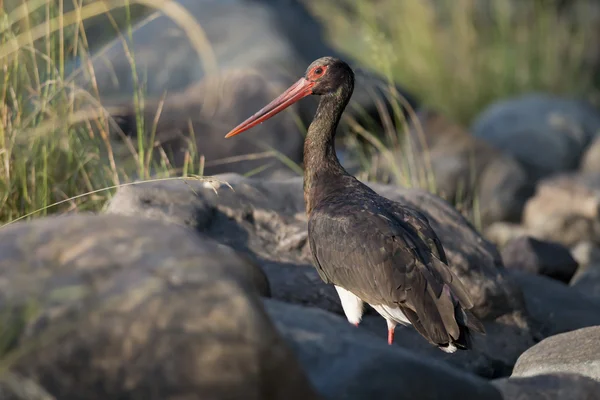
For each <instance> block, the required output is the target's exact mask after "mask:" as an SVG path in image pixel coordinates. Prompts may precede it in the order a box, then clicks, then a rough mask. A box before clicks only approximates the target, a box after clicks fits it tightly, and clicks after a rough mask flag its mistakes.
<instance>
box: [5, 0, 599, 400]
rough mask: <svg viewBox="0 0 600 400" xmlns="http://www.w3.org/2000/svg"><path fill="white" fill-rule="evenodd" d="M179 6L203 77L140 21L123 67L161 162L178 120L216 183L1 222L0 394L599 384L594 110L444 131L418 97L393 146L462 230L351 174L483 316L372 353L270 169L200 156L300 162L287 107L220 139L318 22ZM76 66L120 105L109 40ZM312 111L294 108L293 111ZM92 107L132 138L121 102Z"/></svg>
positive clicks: (361, 92) (207, 5)
mask: <svg viewBox="0 0 600 400" xmlns="http://www.w3.org/2000/svg"><path fill="white" fill-rule="evenodd" d="M178 3H181V4H182V5H184V6H185V7H187V8H188V9H189V10H190V11H191V12H192V14H194V15H195V16H196V17H197V18H198V19H199V20H200V22H201V24H202V26H203V28H204V29H205V30H206V32H207V36H208V38H209V41H211V43H213V44H214V45H215V55H216V58H217V60H216V61H217V64H218V67H219V71H220V73H219V74H217V75H209V74H207V72H206V71H205V70H204V69H203V68H204V67H203V64H202V62H201V60H200V59H199V58H198V57H195V56H193V54H194V53H193V51H192V48H191V47H190V46H191V45H190V44H189V42H187V41H186V40H185V37H184V36H183V35H178V34H172V33H173V31H174V30H175V31H176V30H177V27H176V26H173V24H172V23H170V22H169V21H168V20H167V19H166V17H158V18H155V17H150V19H149V20H146V21H144V22H143V23H141V24H140V25H139V26H138V27H137V28H136V29H135V31H134V38H135V40H136V44H137V45H136V51H137V52H138V53H137V57H138V58H137V61H138V62H139V64H138V65H139V66H140V68H145V69H146V70H147V71H149V72H148V76H149V77H153V79H149V80H148V81H149V83H150V84H149V86H148V93H149V95H150V96H151V98H150V99H149V100H148V102H147V109H146V110H145V114H146V116H147V118H149V119H152V118H154V113H155V111H156V108H157V107H158V101H154V102H153V101H152V96H154V98H155V100H156V98H158V97H159V96H160V95H162V93H163V91H164V90H168V91H170V94H169V96H168V97H167V101H166V103H165V107H164V111H163V117H162V118H161V120H160V121H159V125H158V130H157V139H158V140H159V141H160V142H162V143H163V144H165V145H166V146H171V150H173V152H174V154H175V161H176V163H177V160H178V159H177V157H178V155H177V154H179V155H181V154H182V153H181V152H180V153H178V151H179V150H181V147H182V143H186V142H187V141H189V140H190V138H189V137H188V136H186V133H185V132H186V129H188V126H189V125H188V121H190V122H191V123H192V124H193V126H194V130H195V131H196V132H202V134H201V136H198V137H197V140H198V144H199V145H202V146H203V147H202V150H203V152H204V153H205V154H207V155H208V156H207V165H208V166H209V167H210V166H211V165H212V167H210V168H209V169H208V170H207V173H211V174H212V173H219V174H220V175H217V176H216V178H218V180H219V181H221V182H227V183H228V184H224V183H219V182H218V181H216V180H215V181H200V180H194V179H189V180H186V181H183V180H175V181H162V182H153V183H144V184H141V185H135V186H128V187H123V188H121V189H119V190H118V191H117V193H116V195H115V196H114V197H113V198H112V200H111V201H110V202H109V203H108V204H107V205H106V207H105V210H104V211H103V212H101V213H98V214H74V215H68V216H60V217H51V218H44V219H39V220H36V221H33V222H27V223H25V222H21V223H15V224H12V225H8V226H6V227H3V228H2V229H0V322H1V326H2V330H1V331H0V333H1V335H0V353H1V354H3V355H4V357H3V358H2V361H1V363H0V368H1V369H2V371H3V372H4V373H3V374H0V399H11V400H42V399H43V400H51V399H61V400H62V399H67V400H69V399H74V400H75V399H144V400H146V399H150V400H151V399H173V400H175V399H177V400H183V399H203V400H229V399H232V400H233V399H248V400H253V399H256V400H259V399H260V400H263V399H291V400H294V399H307V400H309V399H331V400H334V399H335V400H338V399H348V400H362V399H371V398H373V399H399V398H401V399H499V400H500V399H505V400H511V399H518V400H529V399H532V400H538V399H539V400H542V399H544V400H554V399H557V400H558V399H572V400H587V399H590V400H591V399H597V398H600V222H599V221H600V111H599V110H597V109H595V108H594V107H592V106H591V105H590V104H588V103H586V102H583V101H581V100H578V99H571V98H558V97H554V96H550V95H546V94H543V93H537V94H528V95H524V96H522V97H518V98H512V99H504V100H502V101H500V102H498V103H496V104H493V105H491V106H490V107H489V108H488V109H487V110H484V111H483V112H482V113H481V115H480V116H479V118H477V119H476V120H475V121H474V123H473V124H472V125H471V126H470V127H464V126H460V125H458V124H456V123H455V122H454V121H451V120H448V119H447V118H446V117H445V116H443V115H441V114H440V113H438V112H436V111H435V110H426V109H418V114H417V119H415V120H414V121H412V125H411V127H410V129H409V132H408V135H407V138H406V140H405V141H404V142H403V143H401V144H400V145H399V147H398V148H397V149H392V150H393V154H394V156H395V157H397V158H400V157H402V152H401V149H403V148H410V149H411V150H412V151H414V153H415V158H416V160H417V162H418V163H422V165H421V166H422V167H425V166H427V167H428V168H430V169H431V171H432V173H433V174H434V176H435V178H436V182H437V184H438V189H439V192H440V194H441V195H442V196H444V197H445V198H447V199H454V198H456V197H460V196H463V197H464V198H465V199H467V200H468V202H471V203H472V204H468V206H473V207H474V206H475V204H476V205H477V207H478V212H477V214H478V216H479V223H480V226H478V227H477V228H478V229H475V227H474V225H472V224H470V223H469V222H467V220H466V219H465V218H464V217H463V216H462V215H461V214H460V213H459V212H458V211H456V209H455V208H453V207H452V206H451V205H450V203H449V202H446V201H444V200H442V199H441V198H440V197H437V196H434V195H433V194H431V193H429V192H426V191H423V190H418V189H407V188H404V187H401V186H400V185H399V184H398V181H397V178H398V177H397V176H396V177H393V174H390V173H389V172H390V169H391V168H392V167H391V165H390V163H389V160H388V159H387V158H384V157H383V156H381V157H380V156H377V157H375V159H374V160H373V163H372V165H373V168H374V169H375V171H376V172H377V174H375V176H376V177H378V178H381V180H385V181H386V183H385V184H384V183H369V185H371V186H372V187H373V188H374V189H375V190H376V191H378V192H379V193H380V194H382V195H384V196H387V197H389V198H392V199H395V200H398V201H402V202H405V203H407V204H410V205H412V206H414V207H416V208H418V209H420V210H422V211H423V213H424V214H426V216H427V217H428V218H429V219H430V221H431V223H432V226H433V228H434V229H435V230H436V232H437V233H438V235H439V236H440V238H441V240H442V242H443V244H444V246H445V248H446V251H447V253H448V257H449V261H450V265H451V268H452V269H453V271H454V272H455V273H456V275H458V277H459V278H460V279H461V280H462V281H463V282H464V284H465V286H466V287H467V288H468V290H469V291H470V294H471V296H472V298H473V300H474V303H475V308H474V312H475V314H476V315H477V316H478V317H479V318H481V320H482V321H483V323H484V325H485V327H486V331H487V334H486V335H485V336H481V335H476V336H475V337H474V348H473V349H472V350H471V351H461V352H457V353H455V354H446V353H443V352H441V351H439V350H438V349H436V348H433V347H431V346H430V345H429V344H428V343H427V342H426V341H425V340H424V339H423V338H422V337H421V336H419V335H418V334H417V333H416V332H415V331H414V330H413V329H411V328H404V327H400V326H399V327H398V328H397V329H396V343H395V345H394V346H388V345H387V343H386V340H385V339H386V333H387V332H386V325H385V321H384V320H383V319H382V318H381V317H379V316H378V315H377V314H376V313H375V312H374V311H373V310H369V311H368V312H367V314H366V316H365V318H364V320H363V322H362V323H361V325H360V327H359V328H355V327H353V326H351V325H350V324H349V323H348V322H347V321H346V319H345V317H344V316H343V312H342V309H341V306H340V302H339V299H338V296H337V294H336V292H335V290H334V289H333V288H332V287H331V286H328V285H325V284H324V283H323V282H322V281H321V280H320V278H319V276H318V274H317V273H316V271H315V270H314V268H313V267H312V265H311V256H310V250H309V248H308V244H307V226H306V225H307V219H306V215H305V213H304V203H303V198H302V180H301V178H300V177H297V176H296V177H293V176H290V175H293V174H291V173H290V171H289V169H287V168H286V167H285V165H284V164H283V163H279V164H277V163H275V164H272V165H271V167H270V168H269V169H268V170H265V171H264V173H263V174H261V175H260V176H257V177H255V178H253V179H249V178H244V177H242V176H241V175H238V174H236V173H244V172H247V171H248V170H250V169H253V168H256V167H257V166H259V165H262V161H247V162H245V163H234V164H219V163H218V160H219V159H221V158H224V157H228V156H235V155H244V154H248V153H254V152H258V151H264V145H267V146H271V147H273V148H275V149H277V150H278V151H280V152H281V153H282V154H284V155H286V156H287V157H289V158H290V159H292V160H293V161H300V160H301V154H302V136H301V130H300V129H298V126H297V124H296V122H297V121H296V120H295V119H294V117H293V116H292V114H291V113H283V114H282V115H281V117H280V118H278V119H277V120H274V121H271V123H266V124H264V125H261V126H260V127H257V128H256V129H255V130H254V131H253V132H248V134H245V135H243V137H242V136H241V137H240V140H236V141H224V140H223V139H222V136H223V134H224V133H225V132H226V131H227V130H228V129H229V128H231V127H232V126H234V125H236V124H237V123H238V122H240V121H241V120H242V119H244V118H245V117H246V116H248V115H250V114H252V113H253V112H254V111H256V109H257V106H259V105H260V106H262V105H263V104H265V103H266V102H267V101H269V100H271V99H272V97H273V95H274V94H275V92H276V91H278V89H281V88H282V87H283V86H284V85H288V84H289V83H290V82H293V80H295V79H296V78H297V76H298V75H300V74H301V73H302V72H303V70H304V68H305V67H306V66H307V65H308V64H309V63H310V62H311V61H312V60H313V59H315V58H317V57H320V56H322V55H325V54H336V52H335V50H333V49H331V48H330V47H329V46H328V45H327V44H326V42H325V40H324V39H323V38H322V33H321V28H320V25H319V24H318V23H317V21H316V20H315V19H314V18H312V17H311V16H310V14H309V13H308V12H306V10H305V9H304V8H303V7H302V6H301V2H296V1H282V0H264V1H254V0H252V1H250V0H231V1H227V2H225V1H215V0H203V1H196V0H194V1H191V0H189V1H188V0H181V1H178ZM200 5H201V7H200ZM200 9H202V11H203V12H202V13H200V11H199V10H200ZM274 16H277V18H278V19H276V18H274ZM275 20H279V21H280V22H279V23H275V22H274V21H275ZM281 21H283V22H281ZM224 26H235V27H236V29H234V30H229V31H227V35H225V34H224V33H223V27H224ZM167 33H168V34H167ZM257 37H258V38H262V39H264V40H256V38H257ZM306 38H310V40H309V39H306ZM251 39H252V44H253V45H252V46H250V42H249V41H250V40H251ZM307 43H310V46H308V45H307ZM107 59H108V60H110V62H111V63H112V66H111V67H110V68H109V67H107V66H105V62H106V60H107ZM93 62H94V63H95V72H96V79H97V82H99V83H98V86H99V88H100V89H101V96H102V98H103V99H107V101H109V102H110V101H113V102H114V103H115V104H127V99H123V98H122V97H123V94H130V93H131V92H132V90H133V89H132V82H131V80H129V79H128V77H127V75H126V74H127V73H130V66H129V64H128V61H127V58H126V56H125V55H124V54H123V49H122V43H121V41H120V40H116V41H114V42H111V43H108V45H107V47H106V52H105V53H104V56H103V57H97V58H95V59H94V60H93ZM69 68H71V69H72V68H73V66H69ZM284 69H287V71H288V72H289V74H287V75H286V74H282V73H281V71H282V70H284ZM113 70H114V71H113ZM113 72H114V74H115V76H117V77H118V79H119V81H120V82H119V84H117V85H111V84H110V82H112V77H113V75H112V74H113ZM290 75H293V77H290ZM358 76H359V79H358V80H357V92H356V94H355V97H354V100H353V103H352V104H351V107H350V109H349V113H352V112H353V110H354V111H356V109H359V108H365V109H366V110H367V111H369V112H371V113H372V114H377V111H376V110H377V108H378V107H381V106H382V103H378V101H377V98H375V99H374V96H373V95H374V92H372V91H371V89H373V87H375V86H376V85H377V83H378V82H379V83H380V80H379V78H378V77H376V76H373V75H370V74H366V73H365V74H361V73H359V74H358ZM80 79H81V80H80V81H79V82H78V83H79V84H82V85H84V84H85V79H86V76H85V74H82V76H81V78H80ZM215 88H216V89H215ZM215 93H217V94H218V96H214V94H215ZM407 96H408V95H407ZM215 99H217V100H218V101H217V102H215V101H214V100H215ZM411 104H412V105H414V106H416V102H414V101H412V100H411ZM313 110H314V102H313V103H311V102H310V101H309V102H307V103H302V104H301V105H300V108H299V109H297V111H298V112H299V116H300V117H301V120H302V122H304V123H306V122H308V121H309V120H310V117H311V116H312V111H313ZM355 115H358V113H356V114H355ZM113 116H114V117H115V118H116V120H117V122H118V123H119V124H120V125H119V126H120V128H122V129H123V130H124V131H125V132H124V133H126V134H128V135H133V134H134V132H135V131H136V127H135V126H134V125H133V124H134V121H135V118H134V117H135V115H134V114H133V111H132V109H131V108H127V107H125V108H122V107H121V108H120V111H119V112H118V113H115V114H114V115H113ZM284 131H285V132H286V135H282V132H284ZM258 137H260V138H261V140H263V142H261V143H262V144H259V142H258V140H257V138H258ZM423 139H425V140H423ZM261 146H262V147H261ZM344 160H346V158H344ZM179 161H181V160H179ZM211 162H213V164H211ZM346 165H348V164H346ZM211 168H212V169H211ZM229 185H230V186H229ZM465 195H466V196H465ZM475 200H476V201H475Z"/></svg>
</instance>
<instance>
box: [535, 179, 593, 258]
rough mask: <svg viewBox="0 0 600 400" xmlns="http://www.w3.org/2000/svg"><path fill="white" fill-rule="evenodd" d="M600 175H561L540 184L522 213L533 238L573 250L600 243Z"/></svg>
mask: <svg viewBox="0 0 600 400" xmlns="http://www.w3.org/2000/svg"><path fill="white" fill-rule="evenodd" d="M599 217H600V174H593V175H583V174H562V175H557V176H553V177H550V178H547V179H544V180H542V181H541V182H539V184H538V186H537V189H536V193H535V196H533V197H532V198H530V199H529V200H528V201H527V204H526V205H525V210H524V212H523V225H524V226H525V229H526V230H527V231H528V232H531V235H532V236H534V237H537V238H540V239H546V240H550V241H555V242H559V243H562V244H563V245H566V246H569V247H570V246H573V245H575V244H577V243H579V242H581V241H584V240H593V241H600V223H599V222H598V220H599Z"/></svg>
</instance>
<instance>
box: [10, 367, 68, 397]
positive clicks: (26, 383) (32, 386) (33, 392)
mask: <svg viewBox="0 0 600 400" xmlns="http://www.w3.org/2000/svg"><path fill="white" fill-rule="evenodd" d="M0 399H2V400H56V398H55V397H54V396H52V395H50V394H49V393H48V392H47V391H46V390H45V389H44V388H42V387H41V386H40V385H38V384H37V383H35V382H34V381H33V380H31V379H27V378H24V377H22V376H19V375H18V374H14V373H12V372H3V373H2V375H0Z"/></svg>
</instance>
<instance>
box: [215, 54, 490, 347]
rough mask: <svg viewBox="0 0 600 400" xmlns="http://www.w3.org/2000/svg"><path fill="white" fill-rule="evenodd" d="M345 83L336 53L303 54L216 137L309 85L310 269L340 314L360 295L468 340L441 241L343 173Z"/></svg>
mask: <svg viewBox="0 0 600 400" xmlns="http://www.w3.org/2000/svg"><path fill="white" fill-rule="evenodd" d="M353 89H354V73H353V72H352V70H351V68H350V67H349V66H348V65H347V64H346V63H344V62H343V61H341V60H338V59H335V58H331V57H324V58H321V59H318V60H316V61H315V62H313V63H312V64H311V65H310V66H309V67H308V69H307V72H306V75H305V77H304V78H301V79H300V80H299V81H298V82H296V84H294V85H293V86H292V87H291V88H290V89H288V91H286V92H285V93H284V94H282V95H281V96H280V97H278V98H277V99H275V100H274V101H273V102H271V103H270V104H269V105H267V106H266V107H265V108H263V109H262V110H260V111H259V112H258V113H257V114H255V115H254V116H252V117H250V118H249V119H248V120H247V121H245V122H244V123H242V124H240V126H238V127H237V128H236V129H234V130H233V131H231V132H230V133H229V134H228V135H227V136H226V137H230V136H233V135H236V134H238V133H241V132H242V131H244V130H246V129H249V128H251V127H252V126H254V125H256V124H258V123H260V122H262V121H264V120H266V119H268V118H270V117H272V116H273V115H275V114H276V113H278V112H280V111H282V110H283V109H285V108H286V107H288V106H289V105H291V104H292V103H294V102H295V101H298V100H299V99H300V98H302V97H305V96H307V95H309V94H315V95H320V96H321V101H320V103H319V107H318V109H317V112H316V114H315V118H314V120H313V122H312V123H311V125H310V127H309V129H308V134H307V137H306V140H305V145H304V164H305V165H304V168H305V169H304V199H305V202H306V211H307V213H308V215H309V222H308V237H309V242H310V248H311V251H312V254H313V258H314V264H315V267H316V269H317V271H318V273H319V276H320V277H321V279H322V280H323V281H325V282H326V283H331V284H333V285H335V287H336V290H337V291H338V294H339V295H340V299H341V301H342V306H343V308H344V312H345V314H346V317H347V318H348V320H349V321H350V322H351V323H354V324H356V325H358V324H359V323H360V320H361V318H362V314H363V302H366V303H368V304H370V305H371V306H372V307H373V308H375V309H376V310H377V311H378V312H379V313H380V314H381V315H382V316H383V317H384V318H385V319H386V320H387V322H388V332H389V335H388V341H389V342H390V344H391V343H392V341H393V332H394V328H395V326H396V324H398V323H402V324H412V325H413V326H414V327H415V329H416V330H417V331H418V332H419V333H420V334H421V335H422V336H423V337H425V338H426V339H427V340H428V341H429V342H430V343H432V344H434V345H436V346H438V347H440V348H441V349H442V350H444V351H447V352H453V351H455V350H456V349H457V348H459V349H466V348H469V347H470V331H471V330H475V331H477V332H481V333H484V329H483V326H482V325H481V323H480V322H479V320H478V319H477V318H476V317H475V316H474V315H473V314H472V313H471V312H469V311H468V310H469V309H470V308H472V307H473V304H472V302H471V300H470V298H469V295H468V293H467V291H466V290H465V288H464V287H463V285H462V283H461V282H460V281H459V280H458V278H457V277H456V276H455V275H454V274H453V273H452V271H451V270H450V268H449V267H448V265H447V264H448V260H447V258H446V254H445V252H444V248H443V246H442V244H441V242H440V240H439V239H438V237H437V235H436V234H435V232H434V231H433V229H432V228H431V226H430V225H429V222H428V220H427V218H426V217H425V216H424V215H423V214H422V213H420V212H419V211H417V210H415V209H413V208H410V207H407V206H406V205H403V204H400V203H398V202H394V201H391V200H389V199H387V198H384V197H382V196H379V195H378V194H377V193H375V192H374V191H373V190H371V189H370V188H369V187H367V186H366V185H364V184H363V183H361V182H360V181H358V180H357V179H356V178H354V177H353V176H351V175H349V174H348V173H347V172H346V171H345V170H344V168H343V167H342V166H341V165H340V163H339V161H338V159H337V156H336V154H335V146H334V137H335V130H336V128H337V125H338V123H339V120H340V117H341V115H342V113H343V111H344V108H345V107H346V105H347V104H348V101H349V100H350V97H351V95H352V91H353Z"/></svg>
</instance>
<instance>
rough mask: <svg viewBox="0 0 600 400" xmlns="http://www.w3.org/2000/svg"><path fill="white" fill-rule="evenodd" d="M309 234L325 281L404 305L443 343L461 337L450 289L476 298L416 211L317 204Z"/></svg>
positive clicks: (366, 296) (366, 298)
mask: <svg viewBox="0 0 600 400" xmlns="http://www.w3.org/2000/svg"><path fill="white" fill-rule="evenodd" d="M309 240H310V247H311V250H312V253H313V257H314V259H315V266H316V268H317V270H318V272H319V275H320V276H321V278H322V279H323V280H324V281H325V282H328V283H333V284H335V285H338V286H342V287H344V288H345V289H347V290H349V291H351V292H352V293H354V294H355V295H356V296H358V297H360V298H361V299H363V300H364V301H366V302H367V303H369V304H373V305H378V304H384V305H387V306H390V307H400V308H402V309H403V310H404V311H405V314H407V317H409V319H410V318H411V317H413V318H412V319H414V322H413V325H415V326H416V325H418V324H420V326H421V328H422V330H423V331H425V332H426V333H427V334H426V335H424V336H426V337H427V338H428V339H429V340H431V341H432V342H434V343H443V342H444V340H447V338H448V334H450V335H451V336H452V337H455V338H457V337H458V334H459V328H458V325H457V323H456V320H455V317H454V308H455V304H454V303H453V298H452V295H451V293H452V294H454V295H455V296H456V297H457V298H458V299H459V300H460V299H461V298H462V299H463V300H468V302H467V301H465V302H466V303H468V304H471V305H472V303H470V300H469V297H468V295H467V293H466V290H464V287H463V286H462V284H460V281H458V279H456V277H455V276H454V274H453V273H452V272H451V271H450V269H449V267H448V266H447V265H446V264H444V263H443V262H442V259H444V260H445V259H446V256H445V253H444V250H443V247H442V246H441V243H440V241H439V239H438V238H437V236H436V235H435V233H433V230H432V229H431V227H430V226H429V223H428V222H427V220H426V219H422V218H420V216H419V214H418V213H416V214H414V213H412V212H408V213H403V211H402V209H398V210H393V212H390V211H389V210H388V209H386V211H385V212H380V211H378V209H375V210H371V209H367V208H365V209H357V208H354V209H348V210H345V209H344V207H338V208H336V209H335V210H332V209H328V210H327V211H325V210H320V209H318V208H317V209H315V210H313V213H312V214H311V218H310V219H309ZM455 287H456V288H457V291H458V292H459V293H458V294H456V293H454V288H455ZM461 303H462V301H461ZM461 305H462V304H461ZM465 308H468V307H465Z"/></svg>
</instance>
